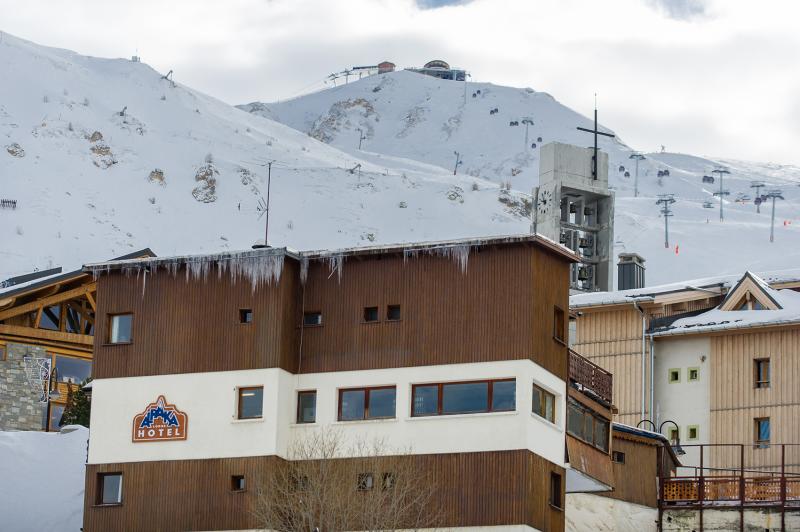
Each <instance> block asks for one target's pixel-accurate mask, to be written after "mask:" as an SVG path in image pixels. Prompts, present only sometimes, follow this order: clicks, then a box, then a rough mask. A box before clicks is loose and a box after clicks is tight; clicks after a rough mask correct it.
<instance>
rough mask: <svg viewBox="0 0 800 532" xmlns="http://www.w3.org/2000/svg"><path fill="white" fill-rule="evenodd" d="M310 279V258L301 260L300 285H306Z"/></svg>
mask: <svg viewBox="0 0 800 532" xmlns="http://www.w3.org/2000/svg"><path fill="white" fill-rule="evenodd" d="M307 279H308V257H302V258H301V259H300V284H303V285H305V284H306V280H307Z"/></svg>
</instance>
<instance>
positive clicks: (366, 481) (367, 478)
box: [358, 473, 375, 491]
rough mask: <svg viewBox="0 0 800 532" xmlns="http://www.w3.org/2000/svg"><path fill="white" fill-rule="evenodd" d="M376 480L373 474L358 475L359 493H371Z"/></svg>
mask: <svg viewBox="0 0 800 532" xmlns="http://www.w3.org/2000/svg"><path fill="white" fill-rule="evenodd" d="M374 484H375V478H374V477H373V476H372V473H359V474H358V491H369V490H371V489H372V488H373V487H374Z"/></svg>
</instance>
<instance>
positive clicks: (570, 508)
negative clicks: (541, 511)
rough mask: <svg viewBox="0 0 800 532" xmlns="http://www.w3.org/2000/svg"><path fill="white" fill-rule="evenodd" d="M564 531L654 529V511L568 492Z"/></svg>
mask: <svg viewBox="0 0 800 532" xmlns="http://www.w3.org/2000/svg"><path fill="white" fill-rule="evenodd" d="M566 505H567V507H566V513H565V518H566V522H567V526H566V529H567V532H651V531H653V532H655V530H656V520H657V519H658V511H657V510H656V509H655V508H650V507H648V506H641V505H639V504H633V503H630V502H625V501H618V500H616V499H611V498H608V497H600V496H598V495H592V494H589V493H568V494H567V499H566Z"/></svg>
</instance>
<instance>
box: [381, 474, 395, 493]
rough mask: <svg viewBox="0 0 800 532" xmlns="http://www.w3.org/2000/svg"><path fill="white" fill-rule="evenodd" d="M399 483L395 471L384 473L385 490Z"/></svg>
mask: <svg viewBox="0 0 800 532" xmlns="http://www.w3.org/2000/svg"><path fill="white" fill-rule="evenodd" d="M396 485H397V475H395V474H394V473H384V474H383V483H382V487H383V489H385V490H390V489H392V488H394V487H395V486H396Z"/></svg>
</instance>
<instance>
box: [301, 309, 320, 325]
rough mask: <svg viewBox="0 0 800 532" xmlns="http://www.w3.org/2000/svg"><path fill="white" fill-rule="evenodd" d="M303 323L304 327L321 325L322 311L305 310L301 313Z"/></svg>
mask: <svg viewBox="0 0 800 532" xmlns="http://www.w3.org/2000/svg"><path fill="white" fill-rule="evenodd" d="M303 325H305V326H306V327H313V326H315V325H322V312H319V311H314V312H306V313H304V314H303Z"/></svg>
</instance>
